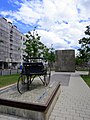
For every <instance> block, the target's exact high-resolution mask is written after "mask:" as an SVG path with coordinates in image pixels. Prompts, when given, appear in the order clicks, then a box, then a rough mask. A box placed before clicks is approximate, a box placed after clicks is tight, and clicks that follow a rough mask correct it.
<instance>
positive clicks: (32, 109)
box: [0, 80, 61, 120]
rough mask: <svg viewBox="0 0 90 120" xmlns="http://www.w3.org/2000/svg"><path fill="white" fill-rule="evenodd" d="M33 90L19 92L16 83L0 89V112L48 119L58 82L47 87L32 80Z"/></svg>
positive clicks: (41, 119)
mask: <svg viewBox="0 0 90 120" xmlns="http://www.w3.org/2000/svg"><path fill="white" fill-rule="evenodd" d="M32 87H35V88H34V89H33V90H30V91H27V92H25V93H24V94H22V95H21V94H19V93H18V92H17V90H16V85H13V86H9V87H6V88H4V89H0V113H5V114H10V115H14V116H20V117H23V118H27V119H32V120H49V116H50V114H51V112H52V110H53V107H54V105H55V103H56V101H57V99H58V97H59V94H60V91H61V90H60V82H52V83H51V84H49V85H48V86H47V87H45V86H43V85H41V84H39V81H37V80H36V81H35V83H34V82H33V84H32Z"/></svg>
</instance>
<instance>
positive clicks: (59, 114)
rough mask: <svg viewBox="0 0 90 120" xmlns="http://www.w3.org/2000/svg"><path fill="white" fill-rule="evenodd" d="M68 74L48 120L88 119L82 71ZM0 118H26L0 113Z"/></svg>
mask: <svg viewBox="0 0 90 120" xmlns="http://www.w3.org/2000/svg"><path fill="white" fill-rule="evenodd" d="M52 74H66V73H52ZM68 74H69V75H70V74H71V76H70V81H69V84H68V86H67V85H66V86H64V85H62V86H61V94H60V96H59V98H58V100H57V103H56V105H55V107H54V109H53V111H52V113H51V115H50V118H49V120H90V88H89V87H88V86H87V85H86V83H85V82H84V81H83V80H82V78H81V77H80V75H79V74H84V73H82V72H81V73H79V72H75V73H67V75H68ZM85 74H87V73H85ZM0 120H26V119H23V118H18V117H14V116H9V115H3V114H0ZM29 120H30V119H29Z"/></svg>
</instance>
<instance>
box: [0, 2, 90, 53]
mask: <svg viewBox="0 0 90 120" xmlns="http://www.w3.org/2000/svg"><path fill="white" fill-rule="evenodd" d="M0 17H5V18H7V20H8V21H11V22H12V23H13V24H14V25H16V26H17V28H18V29H19V30H20V31H21V32H22V33H23V34H25V33H27V32H28V31H32V30H33V29H34V27H36V30H37V32H38V34H39V35H40V36H41V42H43V43H44V44H45V45H46V46H47V47H51V46H53V48H54V49H55V50H61V49H75V51H76V53H77V49H78V48H79V47H80V44H79V43H78V40H79V39H81V38H82V37H84V36H85V33H84V32H85V30H86V26H88V25H90V0H0Z"/></svg>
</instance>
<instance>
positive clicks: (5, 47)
mask: <svg viewBox="0 0 90 120" xmlns="http://www.w3.org/2000/svg"><path fill="white" fill-rule="evenodd" d="M23 41H25V36H24V35H23V34H22V33H21V32H20V31H19V30H18V29H17V27H16V26H15V25H13V24H12V23H11V22H8V21H7V20H6V19H5V18H0V68H1V69H4V68H16V67H18V66H19V65H20V64H21V62H22V55H23V51H22V48H23Z"/></svg>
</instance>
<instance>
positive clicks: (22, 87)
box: [17, 75, 27, 94]
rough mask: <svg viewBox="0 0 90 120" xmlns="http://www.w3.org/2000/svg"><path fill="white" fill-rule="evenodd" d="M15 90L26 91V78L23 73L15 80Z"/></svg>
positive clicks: (21, 92)
mask: <svg viewBox="0 0 90 120" xmlns="http://www.w3.org/2000/svg"><path fill="white" fill-rule="evenodd" d="M17 90H18V92H19V93H20V94H23V93H24V92H26V91H27V78H26V76H25V75H20V77H19V78H18V82H17Z"/></svg>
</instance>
